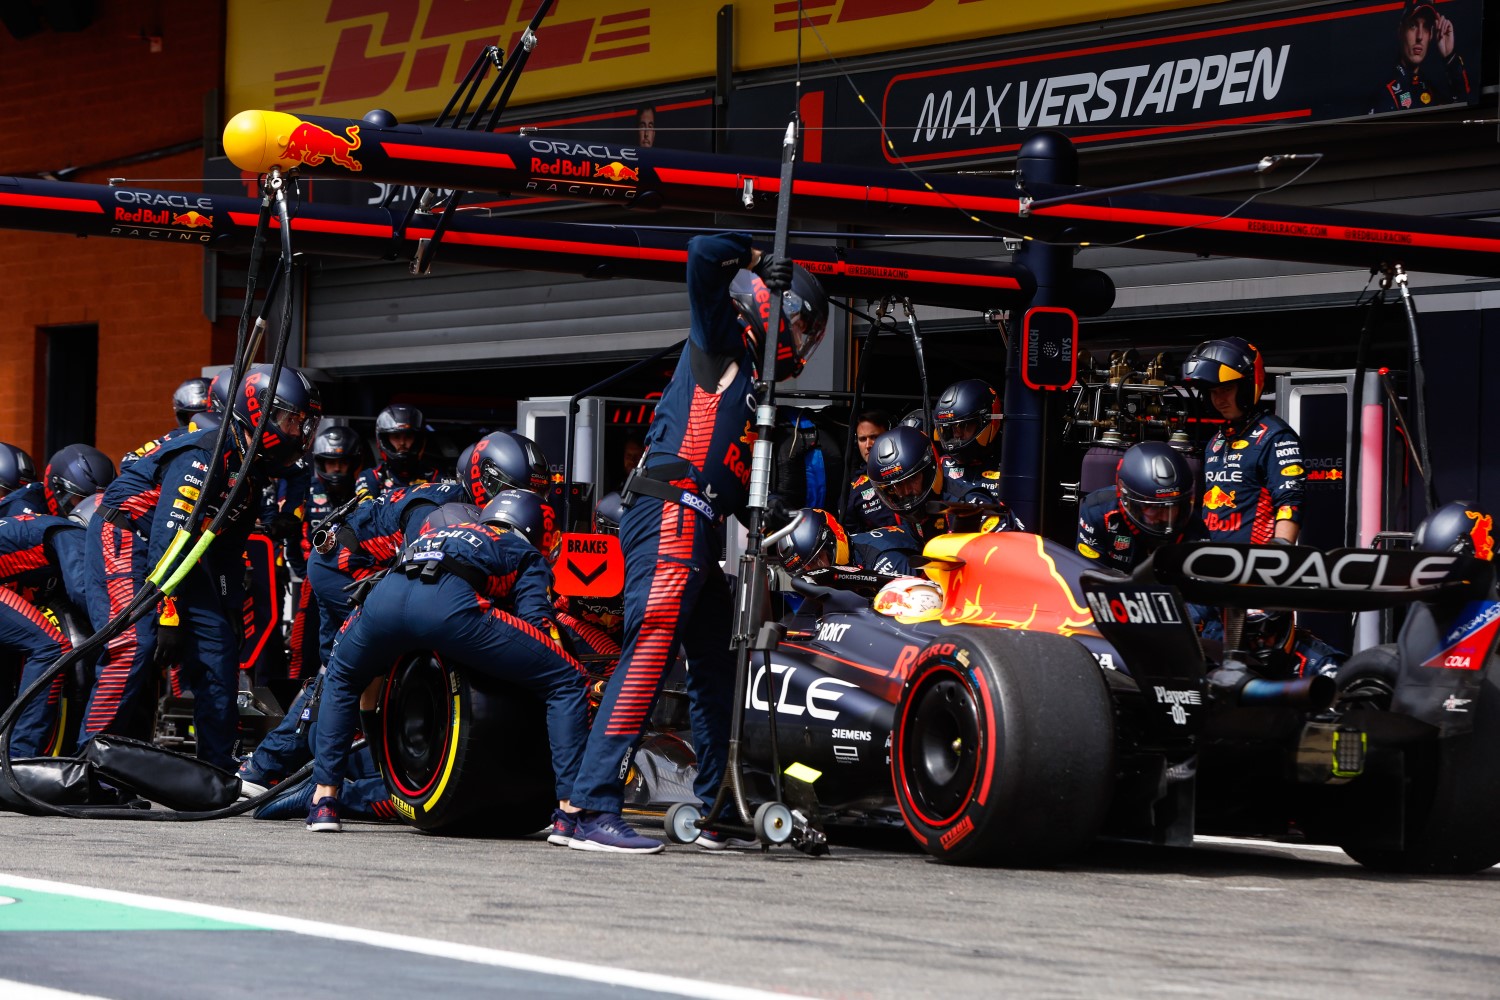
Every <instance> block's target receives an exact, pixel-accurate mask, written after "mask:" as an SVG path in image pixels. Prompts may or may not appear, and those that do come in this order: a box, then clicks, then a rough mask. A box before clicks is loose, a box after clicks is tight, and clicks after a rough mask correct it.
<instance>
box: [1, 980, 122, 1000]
mask: <svg viewBox="0 0 1500 1000" xmlns="http://www.w3.org/2000/svg"><path fill="white" fill-rule="evenodd" d="M0 997H5V1000H108V998H107V997H101V996H95V995H94V994H92V993H73V992H70V991H68V990H54V989H52V988H50V987H47V986H32V985H31V984H30V983H18V982H16V981H15V980H13V979H0Z"/></svg>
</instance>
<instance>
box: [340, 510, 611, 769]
mask: <svg viewBox="0 0 1500 1000" xmlns="http://www.w3.org/2000/svg"><path fill="white" fill-rule="evenodd" d="M551 586H552V571H551V570H550V569H548V568H547V561H546V559H545V558H544V557H543V555H542V554H541V553H540V552H538V551H537V550H536V549H535V548H534V547H533V546H532V545H531V543H530V542H527V541H526V540H525V539H524V537H522V536H521V535H519V534H518V533H516V532H512V531H507V530H505V529H502V528H496V527H494V526H492V525H477V524H462V525H453V526H451V527H447V528H443V529H440V530H438V531H434V532H432V533H430V534H427V535H424V536H422V537H421V538H419V539H417V540H416V541H414V542H412V543H411V545H409V546H408V547H407V548H406V550H405V551H404V552H403V553H402V554H401V559H400V561H399V562H398V563H397V564H396V566H394V567H393V568H392V569H391V571H390V572H389V573H387V574H386V576H385V577H384V578H383V579H381V581H380V582H379V583H377V584H376V585H375V587H374V589H373V590H371V591H370V596H369V597H368V598H367V599H366V601H365V603H364V605H363V606H362V607H361V608H360V609H359V611H358V612H357V613H356V614H354V615H353V616H352V617H351V618H350V619H349V621H348V622H347V624H346V626H345V628H344V631H343V634H342V635H340V636H339V639H338V642H337V643H336V644H335V646H334V651H333V659H332V660H331V661H330V662H329V664H328V670H327V673H326V675H325V676H324V678H323V696H322V701H321V703H320V704H319V708H318V729H317V735H316V742H315V744H314V749H315V752H316V758H315V763H314V765H313V780H314V781H315V782H316V783H317V784H319V785H331V786H333V787H334V788H339V787H341V786H342V784H343V780H344V770H345V761H346V759H347V757H348V754H349V744H350V741H351V740H352V739H353V737H354V733H355V731H356V730H357V729H358V727H359V698H360V695H361V694H362V693H363V692H364V690H365V688H367V687H369V685H370V682H371V681H372V680H374V679H375V678H376V677H378V676H380V675H381V674H383V673H384V672H386V671H387V670H389V669H390V667H391V664H392V663H393V662H394V661H395V659H396V657H397V656H399V655H400V654H401V653H402V652H405V651H408V650H414V649H422V650H425V649H431V650H433V651H435V652H437V653H438V654H439V655H440V656H444V657H448V658H450V659H451V660H453V661H454V662H458V663H462V664H464V665H466V666H467V667H469V668H470V669H472V670H478V671H482V672H484V673H486V674H490V675H492V676H494V677H498V678H500V679H502V680H505V681H509V682H511V683H514V684H516V685H517V686H519V687H522V688H524V689H525V690H527V691H529V692H531V693H532V694H534V695H536V696H537V697H538V698H540V699H542V700H544V701H545V702H546V705H547V735H548V737H549V740H550V742H551V744H552V768H553V773H554V775H555V776H556V779H557V797H558V798H559V799H565V798H567V796H568V792H569V790H570V789H571V788H572V785H573V779H574V776H575V775H576V774H577V771H578V760H579V757H580V755H581V753H582V749H583V740H584V736H585V734H586V733H587V730H588V709H587V699H586V696H585V674H584V670H583V667H582V665H580V664H579V662H578V661H577V660H575V659H574V658H573V657H572V656H570V655H568V654H567V653H566V652H565V651H564V650H563V648H562V646H561V645H560V644H559V643H558V641H557V639H556V638H554V637H553V635H552V627H553V626H552V620H553V609H552V604H551V602H550V600H549V598H548V589H549V588H550V587H551Z"/></svg>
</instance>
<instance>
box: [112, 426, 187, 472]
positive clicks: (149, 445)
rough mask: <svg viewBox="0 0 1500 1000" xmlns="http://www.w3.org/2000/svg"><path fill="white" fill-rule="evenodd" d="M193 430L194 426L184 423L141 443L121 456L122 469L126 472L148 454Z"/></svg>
mask: <svg viewBox="0 0 1500 1000" xmlns="http://www.w3.org/2000/svg"><path fill="white" fill-rule="evenodd" d="M192 430H193V428H192V427H191V426H190V425H188V424H183V425H182V426H180V427H173V428H172V429H171V430H169V431H167V433H165V434H163V435H162V436H161V437H159V438H152V439H151V440H150V441H147V442H146V443H145V444H143V445H141V446H140V447H139V448H136V449H135V450H134V451H127V452H126V453H125V454H123V455H121V456H120V471H121V472H124V471H125V470H126V469H128V468H130V467H131V466H132V465H134V464H135V463H137V462H139V461H140V460H141V459H143V458H145V457H146V456H147V455H149V454H151V453H152V452H153V451H155V450H156V449H158V448H160V447H161V446H162V445H164V444H166V443H168V442H169V441H176V440H177V439H178V438H180V437H182V436H183V435H184V434H189V433H191V432H192Z"/></svg>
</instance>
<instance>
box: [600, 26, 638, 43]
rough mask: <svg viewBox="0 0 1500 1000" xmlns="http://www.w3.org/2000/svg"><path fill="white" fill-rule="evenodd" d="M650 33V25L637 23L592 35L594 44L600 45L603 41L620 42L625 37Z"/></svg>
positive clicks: (635, 36) (636, 36)
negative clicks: (632, 25) (631, 26)
mask: <svg viewBox="0 0 1500 1000" xmlns="http://www.w3.org/2000/svg"><path fill="white" fill-rule="evenodd" d="M649 34H651V25H649V24H638V25H636V26H635V27H633V28H618V29H616V30H614V31H601V32H599V34H597V35H595V36H594V44H596V45H602V44H603V43H605V42H621V41H624V40H625V39H627V38H640V37H641V36H642V35H649Z"/></svg>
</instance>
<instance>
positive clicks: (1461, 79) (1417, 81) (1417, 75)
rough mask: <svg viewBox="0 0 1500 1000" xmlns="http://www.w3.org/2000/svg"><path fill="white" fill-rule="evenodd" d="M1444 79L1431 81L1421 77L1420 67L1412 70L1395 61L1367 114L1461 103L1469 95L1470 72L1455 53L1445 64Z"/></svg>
mask: <svg viewBox="0 0 1500 1000" xmlns="http://www.w3.org/2000/svg"><path fill="white" fill-rule="evenodd" d="M1443 77H1444V78H1442V79H1437V80H1434V79H1432V77H1431V76H1425V75H1423V73H1422V67H1421V66H1418V67H1417V68H1416V69H1411V68H1409V67H1408V66H1407V65H1406V62H1405V61H1404V60H1403V61H1401V62H1398V63H1397V64H1396V71H1395V72H1394V73H1393V74H1392V75H1391V78H1390V79H1389V80H1387V81H1386V82H1385V84H1384V85H1383V86H1382V87H1381V88H1380V91H1379V93H1377V94H1376V95H1375V100H1374V102H1373V106H1372V107H1371V108H1370V114H1372V115H1375V114H1380V113H1381V112H1384V111H1409V110H1411V109H1412V108H1430V107H1435V106H1436V105H1439V104H1451V103H1452V102H1454V101H1462V100H1464V99H1465V98H1467V97H1468V96H1469V92H1470V90H1471V85H1470V83H1469V71H1468V70H1467V69H1466V68H1465V67H1464V60H1463V57H1462V56H1460V55H1459V54H1458V53H1457V52H1455V53H1454V54H1453V55H1451V56H1449V57H1448V58H1447V59H1446V60H1445V61H1444V63H1443Z"/></svg>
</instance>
